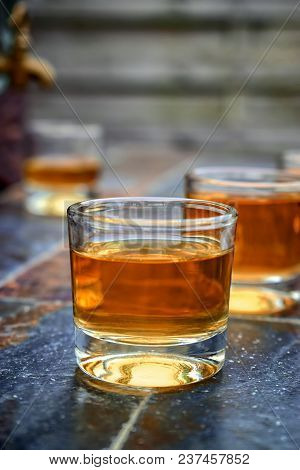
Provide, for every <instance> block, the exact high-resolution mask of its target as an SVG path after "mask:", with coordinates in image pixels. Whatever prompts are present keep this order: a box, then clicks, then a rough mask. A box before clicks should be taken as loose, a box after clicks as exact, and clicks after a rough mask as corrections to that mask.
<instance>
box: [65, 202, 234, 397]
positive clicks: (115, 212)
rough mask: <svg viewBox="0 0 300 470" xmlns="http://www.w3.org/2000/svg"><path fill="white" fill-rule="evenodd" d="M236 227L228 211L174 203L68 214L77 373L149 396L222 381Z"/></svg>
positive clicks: (76, 208)
mask: <svg viewBox="0 0 300 470" xmlns="http://www.w3.org/2000/svg"><path fill="white" fill-rule="evenodd" d="M236 218H237V214H236V211H235V209H234V208H232V207H228V206H226V205H224V204H219V203H214V202H209V201H192V200H189V199H176V198H173V199H172V198H169V199H168V198H164V199H160V198H146V199H141V198H119V199H98V200H94V201H93V200H92V201H86V202H82V203H79V204H74V205H72V206H71V207H69V209H68V226H69V241H70V252H71V268H72V286H73V306H74V321H75V332H76V334H75V336H76V348H75V353H76V358H77V363H78V365H79V367H80V368H81V369H82V370H83V371H84V372H85V373H86V374H88V375H90V376H91V377H93V378H96V379H99V380H101V381H104V382H108V383H111V384H115V385H116V386H123V387H135V388H137V389H151V390H152V389H157V390H161V389H164V390H166V389H168V388H173V387H181V386H185V385H189V384H192V383H195V382H198V381H201V380H203V379H206V378H208V377H211V376H212V375H214V374H215V373H216V372H218V371H219V370H220V369H221V367H222V366H223V363H224V358H225V341H226V328H227V318H228V302H229V291H230V282H231V271H232V258H233V246H234V235H235V225H236Z"/></svg>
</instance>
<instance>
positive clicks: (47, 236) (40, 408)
mask: <svg viewBox="0 0 300 470" xmlns="http://www.w3.org/2000/svg"><path fill="white" fill-rule="evenodd" d="M170 158H173V161H172V162H171V163H172V164H173V165H174V166H173V167H172V168H175V169H176V168H177V170H176V171H177V173H178V174H177V173H176V171H175V170H174V169H171V170H168V169H167V168H162V166H163V165H165V166H166V163H165V158H164V156H163V157H162V158H159V157H157V156H156V157H155V163H154V165H153V168H151V166H149V172H148V178H147V177H144V179H143V180H141V178H140V179H139V182H137V181H136V180H133V179H132V178H131V177H130V167H128V166H126V164H125V163H124V161H123V160H122V162H121V164H122V165H123V167H124V169H123V173H122V175H123V181H126V184H127V187H129V186H130V191H129V192H130V193H131V194H138V193H140V194H157V195H165V194H167V189H166V188H169V187H170V182H171V181H173V182H174V181H175V180H176V176H178V175H179V174H180V172H181V174H182V169H183V166H184V165H183V163H182V162H180V161H179V160H177V161H176V158H177V156H176V155H175V156H172V157H170ZM117 161H118V160H117V159H116V162H117ZM119 161H121V160H119ZM184 164H185V166H186V162H184ZM133 166H135V163H133ZM126 171H127V173H126ZM126 175H128V176H126ZM105 178H106V179H105V181H104V187H105V188H106V189H105V191H106V192H107V194H109V193H108V189H107V188H109V186H110V184H109V181H110V180H109V178H111V179H112V175H111V176H110V177H109V176H105ZM138 183H139V184H140V186H139V185H138ZM112 187H113V183H112ZM131 188H134V190H132V191H131ZM147 188H148V189H147ZM151 188H152V189H151ZM115 192H117V190H116V191H115ZM112 193H113V191H112ZM0 242H1V243H0V250H1V256H0V391H1V392H0V394H1V397H0V422H1V425H0V446H2V448H3V449H237V450H238V449H246V450H249V449H299V446H300V429H299V422H298V418H297V417H299V415H300V413H299V411H300V410H299V408H300V404H299V383H300V361H299V333H300V320H299V313H300V312H299V311H293V312H291V314H290V315H287V316H281V317H280V316H276V317H261V318H258V317H256V318H253V317H252V318H251V317H250V318H249V317H247V318H246V317H243V318H241V317H231V318H230V321H229V335H228V350H227V360H226V364H225V366H224V368H223V370H222V371H221V372H220V373H219V374H217V375H216V376H215V377H214V378H212V379H210V380H209V381H206V382H204V383H202V384H200V385H198V386H196V387H194V388H191V389H189V390H187V391H181V392H176V393H162V394H146V395H138V394H136V395H134V394H132V395H129V394H118V393H116V392H115V391H114V390H113V389H109V388H105V389H104V388H103V387H101V388H100V387H99V386H98V387H96V386H95V383H92V382H91V381H89V380H88V379H86V378H85V376H84V375H83V374H82V373H81V372H80V371H79V370H78V368H77V366H76V363H75V357H74V352H73V342H74V338H73V326H72V303H71V289H70V274H69V259H68V252H67V248H66V246H67V245H66V237H65V228H64V222H63V221H62V220H60V219H55V218H43V217H36V216H33V215H29V214H27V213H26V212H25V211H24V209H23V194H22V191H21V190H20V189H18V188H14V189H12V190H10V191H9V192H7V193H6V194H4V195H3V196H2V198H1V199H0Z"/></svg>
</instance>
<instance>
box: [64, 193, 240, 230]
mask: <svg viewBox="0 0 300 470" xmlns="http://www.w3.org/2000/svg"><path fill="white" fill-rule="evenodd" d="M130 203H133V204H134V203H141V204H143V203H145V204H147V203H148V204H149V205H151V204H154V206H155V204H156V205H157V204H168V203H169V204H172V203H174V204H183V205H185V206H187V207H189V208H194V209H207V210H208V211H209V210H210V211H213V210H215V212H216V215H214V216H212V217H186V218H182V219H179V221H178V220H177V221H176V219H167V220H162V219H157V218H156V219H155V218H153V217H149V218H148V219H132V218H130V220H133V221H134V222H135V221H136V220H140V221H141V220H143V223H142V224H141V225H142V226H145V227H148V228H149V222H152V224H153V222H156V223H157V225H158V226H163V227H168V226H173V223H174V222H175V227H176V228H188V229H189V230H190V229H202V230H209V229H214V228H223V227H226V226H231V225H233V224H235V223H236V220H237V218H238V213H237V211H236V209H235V208H234V207H232V206H229V205H226V204H223V203H220V202H215V201H208V200H201V199H188V198H170V197H129V196H128V197H115V198H100V199H91V200H87V201H83V202H77V203H75V204H72V205H71V206H69V207H68V209H67V216H68V219H70V218H72V217H74V216H79V217H80V218H83V219H85V220H87V221H90V222H91V223H92V222H93V221H94V220H96V219H99V218H98V215H97V216H96V215H95V212H90V213H89V212H88V209H89V208H91V209H92V208H95V207H97V209H98V214H99V212H100V213H105V212H107V211H108V207H107V206H109V205H115V206H116V208H118V206H119V207H120V204H121V205H122V204H123V205H124V206H125V205H126V204H130ZM101 205H102V206H103V207H101ZM133 207H134V206H133ZM136 207H138V206H136ZM100 219H101V218H100ZM120 220H123V221H124V222H123V224H124V225H125V223H126V222H125V220H126V219H120V218H119V221H120ZM102 221H104V222H108V223H113V224H116V223H117V221H118V219H115V218H109V217H108V218H107V217H104V218H103V219H102ZM147 221H148V223H147ZM172 221H173V222H172ZM119 224H120V225H122V222H121V223H120V222H119ZM153 225H154V226H155V223H154V224H153ZM150 226H151V225H150Z"/></svg>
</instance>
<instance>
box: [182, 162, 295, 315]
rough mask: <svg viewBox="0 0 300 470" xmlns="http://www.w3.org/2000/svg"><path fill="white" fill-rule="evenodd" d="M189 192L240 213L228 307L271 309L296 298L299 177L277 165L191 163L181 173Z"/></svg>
mask: <svg viewBox="0 0 300 470" xmlns="http://www.w3.org/2000/svg"><path fill="white" fill-rule="evenodd" d="M186 195H187V197H189V198H196V199H200V198H201V199H209V200H214V201H219V202H222V203H224V204H229V205H231V206H233V207H235V208H236V209H237V211H238V214H239V222H238V227H237V237H236V247H235V258H234V266H233V288H232V292H231V302H230V311H231V312H232V313H237V314H239V313H249V314H274V313H278V312H282V311H286V310H288V309H289V308H291V307H293V306H294V305H295V303H296V302H297V301H298V299H299V294H298V293H297V291H293V290H292V289H293V286H297V281H298V280H299V273H300V180H299V177H297V176H296V175H293V174H290V173H288V172H285V171H281V170H273V169H264V168H244V167H223V168H222V167H221V168H220V167H206V168H205V167H204V168H196V169H194V170H193V171H192V172H191V173H190V174H189V175H187V177H186Z"/></svg>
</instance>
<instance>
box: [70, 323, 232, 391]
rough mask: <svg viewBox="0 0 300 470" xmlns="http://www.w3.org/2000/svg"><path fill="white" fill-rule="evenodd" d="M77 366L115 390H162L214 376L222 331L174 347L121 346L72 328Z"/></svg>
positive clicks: (219, 360)
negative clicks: (112, 386)
mask: <svg viewBox="0 0 300 470" xmlns="http://www.w3.org/2000/svg"><path fill="white" fill-rule="evenodd" d="M75 332H76V348H75V354H76V358H77V363H78V365H79V367H80V369H81V370H83V372H85V373H86V374H88V375H89V376H90V377H93V378H94V379H98V380H101V381H103V382H106V383H110V384H114V385H116V386H119V387H126V388H134V389H140V390H145V389H149V390H156V391H160V390H161V391H166V390H168V389H174V388H181V387H184V386H187V385H192V384H194V383H197V382H201V381H202V380H205V379H208V378H209V377H212V376H213V375H215V374H216V373H217V372H218V371H219V370H220V369H221V368H222V366H223V364H224V359H225V344H226V332H225V331H223V332H221V333H218V334H216V335H215V336H213V337H211V338H209V339H207V340H205V341H201V342H196V343H192V344H176V345H168V346H164V345H157V346H152V345H140V344H139V345H136V344H123V343H116V342H113V341H109V340H107V338H106V339H99V338H94V337H91V336H90V335H88V334H87V333H86V332H85V331H84V330H82V329H79V328H78V327H76V328H75Z"/></svg>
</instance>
